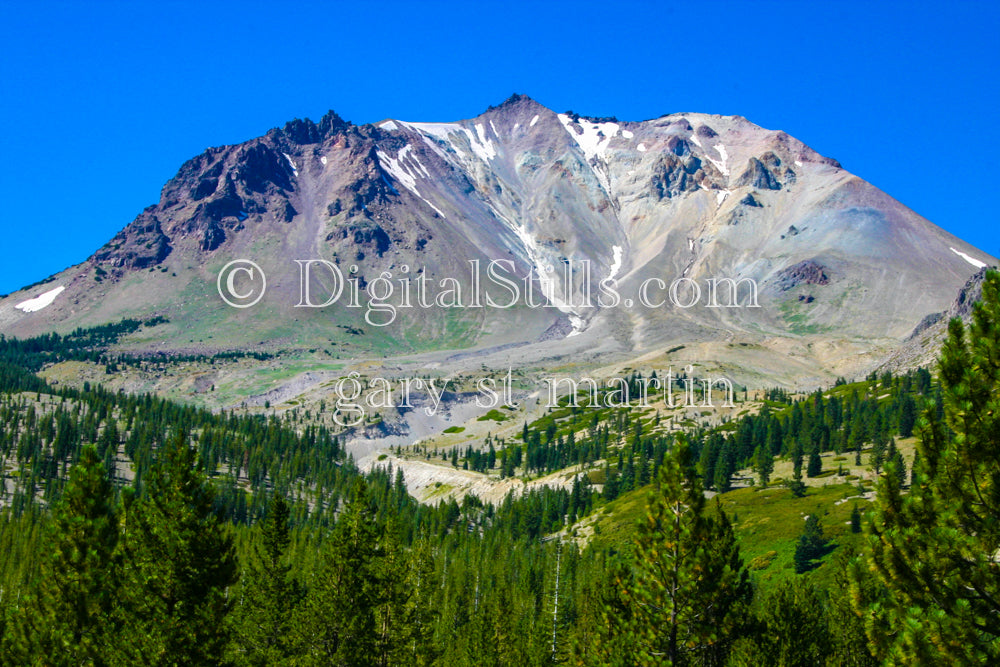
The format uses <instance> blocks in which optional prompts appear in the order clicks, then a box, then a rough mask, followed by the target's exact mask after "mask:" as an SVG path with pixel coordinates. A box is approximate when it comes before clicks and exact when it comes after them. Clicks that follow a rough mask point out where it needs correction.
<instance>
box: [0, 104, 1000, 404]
mask: <svg viewBox="0 0 1000 667" xmlns="http://www.w3.org/2000/svg"><path fill="white" fill-rule="evenodd" d="M241 258H243V259H251V260H253V261H254V262H256V264H257V265H259V267H260V268H261V269H262V270H263V272H264V273H265V274H266V276H267V290H266V293H265V294H264V295H263V297H262V298H261V300H260V302H259V303H257V304H256V305H255V306H253V307H249V308H242V309H237V308H231V307H228V306H226V305H225V304H224V303H223V301H222V299H221V298H220V294H219V291H218V289H217V282H216V281H217V277H218V274H219V272H220V270H222V269H223V267H224V266H225V265H226V264H227V263H229V262H230V261H231V260H235V259H241ZM311 259H323V260H327V261H328V262H330V263H331V264H332V265H334V266H336V267H338V268H339V269H340V270H341V275H342V278H343V281H342V283H343V287H344V291H343V293H342V295H341V298H340V299H339V300H338V301H337V303H336V304H334V305H331V306H328V307H324V308H301V307H296V304H299V303H301V302H302V299H303V294H302V285H301V280H300V278H301V274H300V266H299V265H297V264H296V262H295V260H311ZM493 260H504V263H503V264H501V265H500V266H501V267H502V268H503V273H504V275H506V276H507V277H508V279H511V280H516V281H519V285H520V286H521V287H522V288H523V289H522V290H521V291H520V293H519V295H518V296H519V298H518V300H517V301H518V302H517V303H516V304H514V305H513V306H512V307H509V308H490V307H475V301H474V300H473V293H475V292H482V291H483V290H484V289H486V291H489V292H490V293H491V294H492V295H493V297H494V298H495V299H496V300H499V301H501V302H502V300H503V298H504V297H505V294H507V292H506V291H505V289H504V288H503V286H502V285H501V284H496V283H493V282H491V281H488V280H487V279H486V269H487V267H488V265H489V264H490V262H491V261H493ZM476 261H478V263H479V266H480V268H481V277H480V283H479V284H478V287H479V289H477V282H476V280H475V279H474V278H473V277H472V269H471V266H472V265H471V264H470V262H476ZM995 262H996V260H995V259H994V258H993V257H990V256H988V255H986V254H984V253H982V252H981V251H979V250H977V249H976V248H974V247H972V246H970V245H969V244H967V243H965V242H963V241H962V240H960V239H958V238H956V237H954V236H952V235H951V234H948V233H947V232H945V231H944V230H942V229H940V228H938V227H936V226H935V225H933V224H932V223H931V222H929V221H927V220H926V219H924V218H922V217H921V216H919V215H918V214H916V213H914V212H913V211H911V210H910V209H908V208H906V207H905V206H904V205H903V204H901V203H899V202H897V201H896V200H894V199H893V198H891V197H890V196H888V195H887V194H885V193H883V192H881V191H880V190H878V189H877V188H875V187H873V186H872V185H870V184H869V183H866V182H865V181H863V180H861V179H860V178H858V177H856V176H854V175H852V174H851V173H849V172H848V171H846V170H845V169H843V167H842V166H841V165H840V163H838V162H837V161H836V160H833V159H830V158H827V157H823V156H821V155H819V154H818V153H816V152H815V151H813V150H812V149H810V148H809V147H808V146H806V145H805V144H803V143H802V142H800V141H798V140H797V139H795V138H793V137H790V136H789V135H787V134H786V133H784V132H781V131H772V130H766V129H763V128H761V127H759V126H757V125H754V124H753V123H751V122H750V121H748V120H746V119H745V118H742V117H739V116H717V115H706V114H698V113H674V114H669V115H666V116H662V117H660V118H655V119H652V120H647V121H641V122H631V121H619V120H617V119H614V118H591V117H587V116H583V115H579V114H576V113H573V112H567V113H564V114H559V113H555V112H553V111H551V110H549V109H547V108H545V107H543V106H542V105H540V104H538V103H537V102H535V101H534V100H532V99H530V98H528V97H524V96H520V95H514V96H512V97H511V98H510V99H508V100H507V101H505V102H504V103H503V104H501V105H499V106H497V107H491V108H489V109H488V110H487V111H485V112H484V113H482V114H480V115H479V116H477V117H476V118H474V119H471V120H463V121H459V122H453V123H428V122H405V121H402V120H398V119H389V120H385V121H382V122H379V123H376V124H369V125H362V126H356V125H353V124H351V123H350V122H347V121H345V120H343V119H341V118H340V117H339V116H338V115H337V114H336V113H334V112H332V111H331V112H330V113H328V114H327V115H326V116H324V117H323V118H322V119H321V120H320V121H319V122H318V123H314V122H312V121H310V120H294V121H292V122H289V123H287V124H286V125H285V126H284V127H282V128H280V129H273V130H271V131H270V132H268V133H267V134H266V135H264V136H263V137H259V138H256V139H252V140H250V141H247V142H245V143H242V144H238V145H233V146H222V147H218V148H211V149H208V150H206V151H205V152H204V153H202V154H201V155H198V156H196V157H194V158H192V159H191V160H189V161H188V162H186V163H185V164H184V165H183V166H182V167H181V168H180V170H179V171H178V173H177V175H176V176H175V177H174V178H173V179H171V180H170V181H169V182H168V183H167V184H166V185H165V186H164V187H163V190H162V193H161V197H160V201H159V202H158V203H157V204H156V205H154V206H150V207H149V208H147V209H146V210H144V211H143V212H142V213H140V214H139V215H138V216H137V217H136V219H135V220H133V221H132V222H131V223H130V224H129V225H127V226H126V227H125V228H124V229H123V230H122V231H121V232H119V233H118V234H117V235H116V236H115V237H114V238H113V239H111V240H110V241H109V242H108V243H107V244H105V245H104V246H102V247H101V248H99V249H98V250H97V251H96V252H95V253H94V254H93V255H91V256H90V257H89V258H88V259H87V260H86V261H84V262H82V263H81V264H78V265H76V266H73V267H70V268H68V269H66V270H65V271H63V272H61V273H59V274H56V275H54V276H52V277H51V278H49V279H47V280H46V281H44V282H43V283H42V284H38V285H35V286H31V287H30V288H26V289H23V290H20V291H18V292H17V293H14V294H11V295H9V296H7V297H6V298H4V299H2V300H0V331H2V332H3V333H5V334H7V335H17V336H26V335H31V334H36V333H40V332H44V331H50V330H56V331H63V332H65V331H69V330H71V329H73V328H75V327H77V326H86V325H94V324H99V323H104V322H109V321H115V320H117V319H119V318H122V317H140V318H149V317H153V316H157V315H159V316H162V317H164V318H166V319H167V320H168V322H167V323H166V324H163V325H160V326H158V327H156V329H155V332H149V331H147V332H145V333H143V332H140V333H138V334H136V335H134V336H132V337H130V338H128V339H126V341H124V342H123V348H124V349H130V350H134V351H140V352H149V351H160V352H163V351H167V352H214V351H220V350H232V349H242V350H247V349H254V350H258V349H263V350H279V349H281V350H298V351H301V352H302V353H303V354H311V355H313V358H315V359H332V358H337V359H340V360H345V359H363V358H369V357H381V358H387V357H400V356H402V355H420V354H431V353H434V352H435V351H451V352H452V354H451V356H450V357H440V356H438V357H434V358H435V359H439V360H441V359H444V360H446V361H449V363H451V364H452V365H453V366H454V367H456V368H476V367H478V366H479V365H480V364H481V363H482V364H490V365H493V366H496V367H500V366H503V365H505V364H510V363H519V364H527V363H537V364H539V365H541V366H546V365H548V366H551V365H553V364H559V363H565V362H567V361H571V362H572V363H573V364H576V365H581V366H585V365H589V366H592V367H601V366H604V365H605V364H608V365H609V366H608V367H609V368H610V367H614V366H615V365H621V364H623V363H626V362H628V363H630V364H632V365H633V366H634V365H635V364H646V365H654V366H655V365H660V364H663V363H665V362H668V361H669V362H670V363H675V362H676V363H688V362H698V363H702V364H705V365H709V366H712V367H714V368H717V369H720V370H723V371H725V372H727V373H729V374H731V376H732V377H734V378H736V379H737V380H739V381H741V382H743V383H747V384H751V385H753V384H757V385H759V384H761V383H768V382H777V383H782V384H797V385H811V384H819V383H821V382H822V381H824V380H826V379H829V378H831V377H833V376H835V375H840V374H844V375H849V374H855V373H859V372H863V371H866V370H867V369H870V368H873V367H875V366H876V365H877V364H878V363H880V362H881V360H884V359H885V358H886V357H887V356H888V355H890V354H892V353H893V351H894V350H896V349H897V348H898V347H900V346H901V345H902V343H903V341H904V339H905V338H906V337H907V336H908V335H909V334H910V333H911V332H912V331H913V330H914V327H916V326H917V325H918V323H920V322H921V321H922V320H923V319H924V318H925V317H926V316H928V315H931V314H932V313H937V312H941V311H943V310H945V309H946V308H947V307H948V306H949V304H950V303H951V302H952V301H953V300H954V298H955V294H956V293H957V292H958V291H959V289H960V288H961V287H962V286H963V285H964V284H965V282H966V281H967V280H968V278H969V277H970V275H971V274H973V273H975V272H976V270H977V269H978V268H980V267H981V266H983V265H985V264H994V263H995ZM586 263H589V267H587V268H585V267H586ZM352 266H354V267H356V272H355V273H351V271H350V268H351V267H352ZM310 268H311V281H310V286H311V287H310V300H311V301H312V302H314V303H322V302H323V301H324V300H325V297H326V296H328V295H329V294H330V293H331V290H332V289H333V288H334V287H335V286H336V285H335V282H334V275H335V274H334V273H333V272H332V271H331V270H329V269H327V268H325V267H323V266H320V265H318V264H314V265H312V266H311V267H310ZM549 268H551V269H552V272H551V273H550V272H549V271H548V269H549ZM567 269H568V270H567ZM421 274H423V275H424V276H425V280H426V281H427V282H426V284H429V285H431V286H432V288H433V289H431V291H430V294H431V296H430V297H428V298H429V299H430V301H432V302H433V299H434V298H435V296H437V297H439V298H440V301H438V302H437V303H436V304H432V305H431V307H427V308H424V307H419V306H418V305H416V300H417V297H416V292H415V291H413V292H412V293H411V295H410V296H411V298H410V301H411V303H413V304H414V306H413V307H411V308H408V309H402V308H400V309H398V310H397V311H396V313H395V318H394V321H393V322H392V324H390V325H388V326H376V325H377V324H382V323H383V322H385V321H386V320H387V319H389V317H390V313H388V312H386V311H384V310H378V309H372V310H369V309H368V308H367V307H366V306H365V301H366V299H365V298H364V297H365V291H366V290H367V289H368V288H369V287H371V288H373V289H375V291H374V292H373V294H375V295H376V296H377V295H379V294H382V293H384V292H382V291H379V290H384V289H385V288H386V287H387V286H388V285H389V284H391V285H392V286H393V290H394V293H393V295H392V297H391V299H389V301H390V302H392V303H394V304H396V305H399V304H401V303H405V302H404V301H401V299H403V294H402V291H403V290H404V283H405V284H406V285H407V287H408V288H409V289H411V290H416V289H417V287H416V285H417V282H416V279H417V277H418V276H420V275H421ZM539 275H542V276H544V277H545V280H544V281H539V280H537V277H538V276H539ZM245 276H246V274H244V275H243V276H242V277H245ZM380 276H382V277H383V280H382V281H379V280H378V279H379V277H380ZM532 276H533V277H534V279H532ZM526 277H527V279H528V280H527V282H526V283H525V282H524V281H525V279H526ZM723 278H730V279H732V280H736V281H739V280H744V279H751V280H753V281H755V282H756V285H757V288H758V294H757V303H758V304H759V307H757V308H752V307H747V306H748V305H750V304H749V298H748V296H747V292H746V289H748V287H749V283H748V282H744V283H742V288H741V289H743V290H744V291H743V292H740V293H739V294H740V298H741V300H742V306H739V307H711V305H712V304H711V293H710V290H711V288H710V283H709V282H707V281H711V280H712V279H716V280H718V279H723ZM611 279H614V281H616V282H610V280H611ZM351 280H354V281H356V282H355V283H354V285H355V286H356V288H357V291H358V293H359V295H360V297H361V298H359V300H358V305H359V306H360V307H354V308H352V307H348V306H347V305H346V304H347V302H348V300H349V298H348V297H349V293H350V291H351V288H352V286H351ZM602 281H604V282H603V283H602ZM659 281H662V282H659ZM674 281H679V282H678V283H677V286H678V291H677V294H676V297H677V298H676V299H675V301H676V302H679V303H671V302H670V299H669V296H670V295H669V287H670V285H671V283H673V282H674ZM692 282H693V283H695V284H697V285H698V290H699V292H700V293H699V292H695V291H694V288H693V287H692ZM644 284H645V285H646V287H647V291H646V295H647V297H649V298H647V299H646V301H647V303H649V304H651V305H650V306H649V307H647V306H645V305H642V304H640V303H639V294H640V292H641V288H642V286H643V285H644ZM527 285H530V286H531V288H532V292H533V296H534V298H536V299H538V303H543V302H544V303H547V304H548V307H532V306H530V305H528V304H526V303H525V300H526V295H525V291H526V290H527ZM602 285H603V287H604V288H605V289H604V290H602ZM484 286H485V287H484ZM609 286H611V287H614V288H615V291H616V293H618V294H619V295H620V297H621V298H620V301H619V303H617V304H613V303H611V299H610V295H608V294H607V292H606V288H607V287H609ZM724 287H725V285H723V288H724ZM588 290H589V293H590V294H591V297H592V298H591V300H590V301H591V305H590V306H588V305H586V304H585V299H584V298H583V297H584V295H585V294H586V293H587V292H588ZM459 291H460V292H461V298H459V295H458V292H459ZM539 293H541V294H542V295H544V298H542V296H539ZM602 294H604V295H607V296H609V298H608V299H605V300H604V302H603V303H604V307H601V306H600V304H598V303H596V299H597V297H598V296H599V295H602ZM724 294H725V293H724V292H720V293H719V294H718V295H717V296H718V303H719V304H721V305H723V306H724V304H726V303H728V301H727V300H726V298H725V296H724ZM629 298H630V299H632V305H631V306H627V305H626V303H628V302H626V301H625V299H629ZM661 300H663V301H664V302H663V303H662V304H661V303H660V301H661ZM458 303H460V304H461V306H462V307H446V306H449V305H452V306H454V305H456V304H458ZM654 303H655V304H656V305H655V307H653V306H652V304H654ZM689 303H693V305H690V306H689V307H683V306H688V304H689ZM504 305H506V304H504ZM366 314H367V315H368V318H369V320H370V321H366V319H365V316H366ZM459 350H464V351H465V352H456V351H459ZM560 360H561V361H560Z"/></svg>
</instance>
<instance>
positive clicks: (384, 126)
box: [379, 120, 399, 132]
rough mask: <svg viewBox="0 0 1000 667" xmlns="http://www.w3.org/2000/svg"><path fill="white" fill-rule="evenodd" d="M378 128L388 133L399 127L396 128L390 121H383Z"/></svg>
mask: <svg viewBox="0 0 1000 667" xmlns="http://www.w3.org/2000/svg"><path fill="white" fill-rule="evenodd" d="M379 127H380V128H382V129H383V130H389V131H390V132H392V131H394V130H398V129H399V126H397V125H396V124H395V123H394V122H392V121H391V120H387V121H385V122H384V123H382V124H381V125H379Z"/></svg>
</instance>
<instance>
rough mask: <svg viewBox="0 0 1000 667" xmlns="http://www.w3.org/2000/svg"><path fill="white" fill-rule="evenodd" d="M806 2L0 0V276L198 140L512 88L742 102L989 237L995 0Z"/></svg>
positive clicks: (628, 111)
mask: <svg viewBox="0 0 1000 667" xmlns="http://www.w3.org/2000/svg"><path fill="white" fill-rule="evenodd" d="M814 4H819V3H808V2H801V1H799V2H789V3H783V2H745V3H711V2H703V1H694V0H690V1H688V2H684V3H639V2H620V3H612V2H601V3H590V2H567V3H546V2H540V1H538V0H536V1H534V2H523V3H522V2H515V1H507V2H500V3H489V4H488V3H478V2H465V3H458V2H440V3H435V2H420V3H401V2H400V3H396V2H383V3H378V2H371V3H351V4H343V5H342V4H334V3H330V4H325V3H324V4H320V3H309V2H295V3H281V4H279V3H273V4H272V3H264V2H255V1H253V0H243V1H242V2H220V3H194V2H156V3H154V2H142V3H134V4H133V3H126V2H116V3H100V2H88V3H76V2H73V3H70V2H67V3H45V2H15V1H13V0H0V100H2V101H0V124H2V128H3V131H2V133H0V148H2V152H0V154H2V158H3V159H2V160H0V184H2V192H3V200H2V203H0V229H2V231H3V236H2V239H3V240H2V243H0V292H8V291H12V290H14V289H17V288H18V287H21V286H23V285H25V284H27V283H30V282H34V281H36V280H38V279H40V278H43V277H45V276H47V275H50V274H52V273H54V272H57V271H59V270H61V269H63V268H65V267H66V266H68V265H70V264H74V263H77V262H80V261H82V260H84V259H85V258H86V257H88V256H89V255H90V254H91V253H92V252H93V251H94V250H96V249H97V248H98V247H99V246H101V245H102V244H103V243H104V242H105V241H107V240H108V239H109V238H110V237H111V236H113V235H114V234H115V233H116V232H117V231H118V230H119V229H121V228H122V227H124V226H125V225H126V224H127V223H128V222H130V221H131V220H132V218H133V217H135V215H136V214H138V213H139V212H140V211H141V210H142V209H143V208H144V207H145V206H147V205H149V204H153V203H155V202H156V201H157V200H158V198H159V191H160V187H161V186H162V185H163V184H164V183H165V182H166V181H167V179H169V178H170V177H171V176H173V175H174V174H175V173H176V171H177V169H178V167H180V165H181V163H183V162H184V161H185V160H186V159H188V158H190V157H192V156H193V155H195V154H197V153H199V152H201V151H202V150H204V149H205V148H206V147H208V146H214V145H221V144H229V143H236V142H240V141H244V140H246V139H249V138H252V137H255V136H258V135H261V134H263V133H265V132H266V131H267V130H268V129H269V128H271V127H275V126H279V125H282V124H284V123H285V121H287V120H290V119H292V118H295V117H310V118H313V119H314V120H316V119H318V118H319V117H320V116H322V114H323V113H324V112H326V111H327V109H331V108H332V109H334V110H336V111H337V112H338V113H339V114H340V115H341V116H343V117H344V118H346V119H348V120H351V121H353V122H355V123H358V124H361V123H366V122H374V121H377V120H380V119H383V118H388V117H395V118H402V119H405V120H457V119H460V118H468V117H471V116H474V115H476V114H478V113H479V112H481V111H483V110H484V109H485V108H486V107H487V106H489V105H490V104H498V103H500V102H501V101H503V100H504V99H505V98H506V97H507V96H508V95H509V94H510V93H512V92H520V93H525V94H528V95H530V96H531V97H533V98H535V99H536V100H538V101H539V102H541V103H543V104H545V105H546V106H548V107H549V108H552V109H554V110H556V111H565V110H567V109H573V110H574V111H577V112H579V113H584V114H588V115H595V116H605V115H609V116H610V115H614V116H618V117H619V118H622V119H630V120H641V119H645V118H651V117H656V116H659V115H662V114H665V113H672V112H678V111H700V112H706V113H720V114H739V115H742V116H745V117H747V118H749V119H750V120H751V121H753V122H755V123H757V124H758V125H761V126H763V127H766V128H770V129H783V130H785V131H786V132H788V133H789V134H791V135H793V136H795V137H797V138H799V139H801V140H802V141H804V142H805V143H807V144H809V145H810V146H812V147H813V148H815V149H816V150H818V151H819V152H820V153H822V154H824V155H829V156H831V157H834V158H837V159H838V160H840V161H841V163H842V164H843V165H844V167H845V168H846V169H848V170H850V171H852V172H854V173H856V174H858V175H859V176H861V177H862V178H865V179H867V180H868V181H870V182H872V183H873V184H875V185H876V186H878V187H880V188H882V189H883V190H885V191H886V192H888V193H889V194H891V195H893V196H894V197H896V198H897V199H899V200H900V201H902V202H903V203H905V204H907V205H908V206H910V207H911V208H913V209H914V210H916V211H917V212H918V213H920V214H922V215H924V216H925V217H927V218H929V219H930V220H932V221H933V222H935V223H937V224H938V225H940V226H942V227H944V228H945V229H948V230H949V231H951V232H952V233H954V234H956V235H958V236H960V237H962V238H964V239H965V240H967V241H969V242H971V243H972V244H974V245H976V246H978V247H979V248H981V249H983V250H985V251H987V252H989V253H991V254H993V255H998V254H1000V231H998V228H1000V214H998V213H997V210H996V204H995V203H991V202H993V200H994V199H996V192H997V189H996V181H997V171H998V169H997V160H998V157H1000V131H998V127H1000V122H998V119H997V114H998V112H1000V74H998V72H1000V10H998V5H1000V3H985V2H984V3H965V2H954V1H953V2H949V3H933V4H929V3H921V2H905V3H857V4H852V3H826V6H813V5H814Z"/></svg>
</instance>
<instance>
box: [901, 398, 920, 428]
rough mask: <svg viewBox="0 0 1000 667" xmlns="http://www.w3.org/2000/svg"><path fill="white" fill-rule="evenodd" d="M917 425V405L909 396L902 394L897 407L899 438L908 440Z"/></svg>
mask: <svg viewBox="0 0 1000 667" xmlns="http://www.w3.org/2000/svg"><path fill="white" fill-rule="evenodd" d="M916 424H917V403H916V401H914V400H913V396H911V395H910V394H904V395H903V398H902V402H901V403H900V406H899V437H901V438H909V437H910V436H912V435H913V427H914V426H916Z"/></svg>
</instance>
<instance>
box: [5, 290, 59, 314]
mask: <svg viewBox="0 0 1000 667" xmlns="http://www.w3.org/2000/svg"><path fill="white" fill-rule="evenodd" d="M64 289H66V288H65V287H64V286H63V285H60V286H59V287H56V288H53V289H50V290H49V291H48V292H45V293H43V294H39V295H38V296H36V297H35V298H33V299H28V300H27V301H22V302H21V303H19V304H17V305H16V306H14V307H15V308H17V309H18V310H23V311H24V312H26V313H34V312H37V311H39V310H41V309H42V308H45V307H46V306H48V305H51V304H52V302H53V301H55V300H56V297H57V296H59V295H60V294H61V293H62V291H63V290H64Z"/></svg>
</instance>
